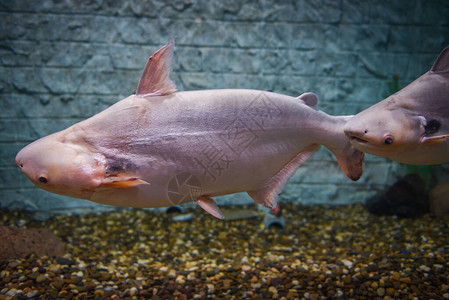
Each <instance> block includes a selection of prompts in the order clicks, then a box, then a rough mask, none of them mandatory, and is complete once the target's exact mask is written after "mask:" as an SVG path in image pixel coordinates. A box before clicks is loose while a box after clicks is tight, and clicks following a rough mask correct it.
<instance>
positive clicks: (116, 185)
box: [97, 177, 149, 189]
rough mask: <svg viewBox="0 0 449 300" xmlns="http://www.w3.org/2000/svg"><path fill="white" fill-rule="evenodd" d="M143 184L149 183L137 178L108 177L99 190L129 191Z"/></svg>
mask: <svg viewBox="0 0 449 300" xmlns="http://www.w3.org/2000/svg"><path fill="white" fill-rule="evenodd" d="M141 184H149V183H148V182H146V181H144V180H141V179H139V178H136V177H107V178H105V179H104V180H103V183H102V184H100V186H99V187H98V188H100V189H102V188H113V189H129V188H132V187H135V186H138V185H141ZM98 188H97V189H98Z"/></svg>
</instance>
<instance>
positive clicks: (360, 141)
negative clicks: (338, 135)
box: [349, 135, 368, 144]
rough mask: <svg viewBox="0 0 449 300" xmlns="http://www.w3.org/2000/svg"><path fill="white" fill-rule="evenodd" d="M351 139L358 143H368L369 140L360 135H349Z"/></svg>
mask: <svg viewBox="0 0 449 300" xmlns="http://www.w3.org/2000/svg"><path fill="white" fill-rule="evenodd" d="M349 141H350V142H351V143H353V142H356V143H358V144H368V141H367V140H364V139H362V138H361V137H358V136H355V135H352V136H349Z"/></svg>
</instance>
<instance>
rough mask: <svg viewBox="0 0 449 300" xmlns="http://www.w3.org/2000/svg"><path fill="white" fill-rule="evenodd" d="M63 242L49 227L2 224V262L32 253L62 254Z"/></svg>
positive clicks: (0, 240)
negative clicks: (21, 226) (37, 227)
mask: <svg viewBox="0 0 449 300" xmlns="http://www.w3.org/2000/svg"><path fill="white" fill-rule="evenodd" d="M65 247H66V245H65V243H63V242H62V241H61V240H60V239H59V238H58V237H57V236H55V235H54V234H53V232H52V231H51V230H49V229H45V228H40V229H34V228H33V229H19V228H10V227H7V226H0V263H3V262H5V261H8V260H10V259H14V258H22V257H25V256H27V255H29V254H31V253H35V254H36V255H38V256H44V255H46V256H50V257H51V256H62V255H64V252H65Z"/></svg>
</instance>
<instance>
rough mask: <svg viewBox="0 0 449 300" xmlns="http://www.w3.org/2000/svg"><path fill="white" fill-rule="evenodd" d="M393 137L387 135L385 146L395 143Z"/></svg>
mask: <svg viewBox="0 0 449 300" xmlns="http://www.w3.org/2000/svg"><path fill="white" fill-rule="evenodd" d="M393 140H394V139H393V136H392V135H386V136H385V138H384V144H385V145H390V144H392V143H393Z"/></svg>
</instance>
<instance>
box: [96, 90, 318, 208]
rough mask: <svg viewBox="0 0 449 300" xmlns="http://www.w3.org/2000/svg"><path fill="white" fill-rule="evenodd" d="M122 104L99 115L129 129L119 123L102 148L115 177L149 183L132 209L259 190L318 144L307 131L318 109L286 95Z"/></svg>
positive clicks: (199, 96) (209, 94) (136, 193)
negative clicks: (291, 162) (124, 177)
mask: <svg viewBox="0 0 449 300" xmlns="http://www.w3.org/2000/svg"><path fill="white" fill-rule="evenodd" d="M122 102H123V103H118V104H117V107H115V108H114V107H112V109H111V111H110V112H109V115H107V114H106V116H101V118H99V119H107V120H111V119H114V120H121V121H122V125H121V126H118V127H117V126H116V125H117V124H115V123H114V126H111V127H114V129H113V130H112V131H108V132H107V133H106V136H103V137H102V138H101V139H99V141H98V143H97V145H96V146H97V148H98V149H99V151H100V152H102V153H103V155H105V156H106V158H107V159H108V162H109V166H110V173H111V175H112V174H113V173H120V174H122V173H123V174H126V175H127V176H131V177H137V178H139V179H142V180H144V181H146V182H148V183H149V184H148V185H145V186H141V187H135V188H133V189H130V192H129V195H131V196H132V197H125V198H127V199H129V198H133V199H135V201H136V204H135V205H129V202H128V203H127V206H139V207H158V206H167V205H173V204H178V203H184V202H189V201H194V200H196V199H198V197H200V196H203V195H206V196H218V195H225V194H231V193H236V192H243V191H252V190H257V189H259V188H261V187H262V186H263V185H264V184H265V183H267V182H268V181H269V180H270V179H271V178H272V177H273V176H275V175H276V174H277V173H278V172H279V171H280V170H281V169H282V168H283V167H284V166H285V165H286V164H287V163H288V162H289V161H290V160H291V159H292V158H293V157H295V156H296V155H297V154H298V153H300V152H301V150H302V149H304V148H306V147H307V146H309V145H310V144H311V143H312V141H313V138H312V136H310V134H309V133H308V131H306V130H301V128H307V127H308V126H310V124H308V123H309V121H310V120H311V119H313V117H314V116H315V112H316V111H315V110H314V109H312V108H310V107H308V106H307V105H305V104H303V103H302V102H300V101H299V100H298V99H296V98H294V97H289V96H285V95H279V94H274V93H269V92H263V91H254V90H212V91H195V92H179V93H176V94H172V95H168V96H160V97H148V98H141V97H137V96H131V97H129V98H127V99H124V100H122ZM131 108H132V109H131ZM130 110H133V113H131V114H130V113H129V111H130ZM124 111H128V114H127V115H126V116H127V118H125V115H122V113H123V112H124ZM142 114H143V115H142ZM113 115H114V116H113ZM315 117H316V116H315ZM108 122H109V121H108ZM137 124H138V126H136V125H137ZM124 127H125V128H129V129H130V130H124ZM111 141H115V142H111ZM123 193H125V192H123ZM120 201H123V200H120ZM127 201H129V200H127Z"/></svg>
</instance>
